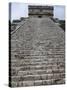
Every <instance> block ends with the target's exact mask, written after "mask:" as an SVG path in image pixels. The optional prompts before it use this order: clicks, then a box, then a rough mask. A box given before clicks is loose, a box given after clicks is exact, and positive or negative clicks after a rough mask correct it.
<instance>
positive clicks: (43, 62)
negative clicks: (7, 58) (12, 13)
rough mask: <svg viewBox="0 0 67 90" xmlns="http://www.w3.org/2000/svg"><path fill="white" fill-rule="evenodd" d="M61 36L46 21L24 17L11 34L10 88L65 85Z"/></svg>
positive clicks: (56, 27) (47, 18) (53, 25)
mask: <svg viewBox="0 0 67 90" xmlns="http://www.w3.org/2000/svg"><path fill="white" fill-rule="evenodd" d="M64 48H65V35H64V31H63V30H62V29H61V28H60V27H59V26H58V25H57V24H55V22H53V21H52V20H51V19H50V18H49V17H44V18H43V17H42V18H38V17H35V18H34V17H28V18H26V19H25V20H24V21H21V22H20V23H19V24H18V25H17V27H16V29H15V30H14V31H13V32H11V86H12V87H20V86H38V85H55V84H64V83H65V49H64Z"/></svg>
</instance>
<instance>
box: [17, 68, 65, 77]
mask: <svg viewBox="0 0 67 90" xmlns="http://www.w3.org/2000/svg"><path fill="white" fill-rule="evenodd" d="M48 73H50V74H51V73H65V69H64V68H60V69H55V68H54V69H47V70H42V69H39V70H37V69H36V70H26V71H20V70H19V71H17V74H18V75H19V76H21V75H22V76H24V75H36V74H48Z"/></svg>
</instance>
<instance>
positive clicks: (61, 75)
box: [11, 73, 65, 81]
mask: <svg viewBox="0 0 67 90" xmlns="http://www.w3.org/2000/svg"><path fill="white" fill-rule="evenodd" d="M59 78H65V74H64V73H52V74H40V75H39V74H35V75H26V76H23V75H21V76H13V77H12V78H11V79H12V80H13V81H32V80H50V79H59Z"/></svg>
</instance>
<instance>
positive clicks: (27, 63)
mask: <svg viewBox="0 0 67 90" xmlns="http://www.w3.org/2000/svg"><path fill="white" fill-rule="evenodd" d="M38 65H40V66H42V65H44V66H46V65H47V66H50V65H52V66H53V65H61V67H62V66H64V65H65V63H64V61H60V62H59V61H58V62H56V61H53V62H50V61H41V62H32V61H28V62H24V61H23V62H22V61H16V62H13V63H11V66H12V67H25V66H29V67H30V66H38Z"/></svg>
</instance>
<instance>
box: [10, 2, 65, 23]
mask: <svg viewBox="0 0 67 90" xmlns="http://www.w3.org/2000/svg"><path fill="white" fill-rule="evenodd" d="M20 17H28V4H22V3H12V6H11V21H12V20H13V19H20ZM54 17H55V18H59V19H62V20H64V18H65V8H64V6H54Z"/></svg>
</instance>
